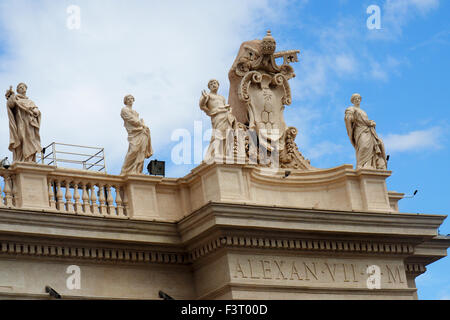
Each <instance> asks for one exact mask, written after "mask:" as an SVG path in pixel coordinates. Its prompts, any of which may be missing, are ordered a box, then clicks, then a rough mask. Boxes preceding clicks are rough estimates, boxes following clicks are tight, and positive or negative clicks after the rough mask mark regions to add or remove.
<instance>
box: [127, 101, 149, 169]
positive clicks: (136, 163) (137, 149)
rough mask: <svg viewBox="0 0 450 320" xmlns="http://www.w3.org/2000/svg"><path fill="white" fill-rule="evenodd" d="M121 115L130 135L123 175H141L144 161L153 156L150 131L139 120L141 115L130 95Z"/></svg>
mask: <svg viewBox="0 0 450 320" xmlns="http://www.w3.org/2000/svg"><path fill="white" fill-rule="evenodd" d="M124 102H125V104H126V107H124V108H122V111H121V112H120V115H121V117H122V119H123V122H124V126H125V129H126V130H127V133H128V142H129V146H128V152H127V155H126V157H125V161H124V163H123V166H122V171H121V174H139V173H142V170H143V168H144V160H145V159H147V158H150V157H151V156H152V155H153V149H152V143H151V137H150V129H149V128H148V127H147V126H146V125H145V124H144V121H143V120H142V119H139V114H138V113H137V112H136V111H135V110H133V109H132V108H131V107H132V105H133V102H134V97H133V96H131V95H128V96H126V97H125V99H124Z"/></svg>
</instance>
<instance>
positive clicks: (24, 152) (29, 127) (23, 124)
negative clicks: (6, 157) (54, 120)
mask: <svg viewBox="0 0 450 320" xmlns="http://www.w3.org/2000/svg"><path fill="white" fill-rule="evenodd" d="M27 89H28V87H27V85H26V84H25V83H19V84H18V85H17V94H16V93H14V91H13V90H12V87H10V88H9V90H8V91H7V92H6V94H5V97H6V99H7V103H6V106H7V109H8V118H9V150H10V151H11V152H12V154H13V161H21V162H36V153H38V152H41V151H42V147H41V136H40V134H39V129H40V126H41V112H40V111H39V109H38V107H37V106H36V105H35V104H34V102H33V101H31V100H30V99H29V98H28V97H27V95H26V94H27Z"/></svg>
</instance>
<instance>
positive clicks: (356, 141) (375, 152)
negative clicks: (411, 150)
mask: <svg viewBox="0 0 450 320" xmlns="http://www.w3.org/2000/svg"><path fill="white" fill-rule="evenodd" d="M351 102H352V103H353V104H354V105H353V106H350V107H348V108H347V109H346V110H345V125H346V128H347V133H348V136H349V138H350V141H351V143H352V145H353V146H354V147H355V151H356V168H357V169H359V168H369V169H381V170H385V169H386V167H387V166H386V152H385V149H384V144H383V141H382V140H381V139H380V138H379V137H378V135H377V133H376V131H375V125H376V124H375V122H374V121H373V120H369V118H368V116H367V114H366V113H365V112H364V110H362V109H361V108H360V107H359V105H360V102H361V96H360V95H359V94H354V95H353V96H352V99H351Z"/></svg>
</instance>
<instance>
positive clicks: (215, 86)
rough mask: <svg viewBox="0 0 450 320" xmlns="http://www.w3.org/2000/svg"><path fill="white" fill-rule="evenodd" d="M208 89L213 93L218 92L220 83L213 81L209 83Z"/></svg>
mask: <svg viewBox="0 0 450 320" xmlns="http://www.w3.org/2000/svg"><path fill="white" fill-rule="evenodd" d="M208 89H209V90H211V91H217V90H218V89H219V81H217V80H216V79H211V80H209V81H208Z"/></svg>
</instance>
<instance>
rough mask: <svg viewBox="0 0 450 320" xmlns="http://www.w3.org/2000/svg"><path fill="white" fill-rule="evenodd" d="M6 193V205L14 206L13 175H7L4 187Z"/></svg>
mask: <svg viewBox="0 0 450 320" xmlns="http://www.w3.org/2000/svg"><path fill="white" fill-rule="evenodd" d="M3 192H4V193H5V205H6V206H7V207H11V206H12V204H13V203H12V194H11V176H9V175H7V176H6V177H5V188H4V189H3Z"/></svg>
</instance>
